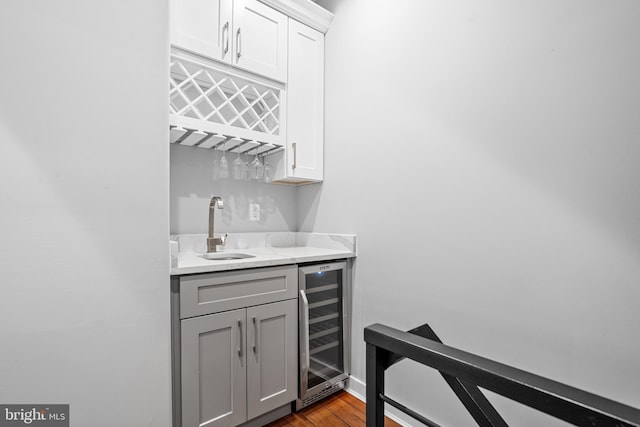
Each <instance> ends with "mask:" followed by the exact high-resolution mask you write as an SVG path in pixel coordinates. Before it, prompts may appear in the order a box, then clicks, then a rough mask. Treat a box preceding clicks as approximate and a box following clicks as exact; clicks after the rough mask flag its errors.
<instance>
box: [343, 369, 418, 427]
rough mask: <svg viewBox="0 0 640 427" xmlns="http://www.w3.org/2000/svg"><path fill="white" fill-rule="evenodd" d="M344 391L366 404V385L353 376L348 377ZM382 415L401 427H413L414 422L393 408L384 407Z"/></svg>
mask: <svg viewBox="0 0 640 427" xmlns="http://www.w3.org/2000/svg"><path fill="white" fill-rule="evenodd" d="M346 390H347V392H348V393H349V394H351V395H352V396H354V397H356V398H357V399H359V400H361V401H363V402H365V403H366V402H367V399H366V398H365V396H366V394H367V385H366V384H365V383H364V382H362V381H360V380H359V379H358V378H355V377H353V376H352V377H350V378H349V385H348V387H347V388H346ZM384 415H385V416H387V417H389V418H391V419H392V420H393V421H395V422H397V423H398V424H400V425H401V426H404V427H414V424H412V423H413V422H415V421H414V420H413V418H411V417H409V416H408V415H406V414H404V413H403V412H400V411H398V410H397V409H396V408H394V407H393V406H389V405H385V408H384Z"/></svg>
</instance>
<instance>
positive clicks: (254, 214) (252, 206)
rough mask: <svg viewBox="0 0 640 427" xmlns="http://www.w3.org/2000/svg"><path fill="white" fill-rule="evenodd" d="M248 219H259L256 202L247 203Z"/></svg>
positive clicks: (258, 208)
mask: <svg viewBox="0 0 640 427" xmlns="http://www.w3.org/2000/svg"><path fill="white" fill-rule="evenodd" d="M249 221H260V205H259V204H258V203H253V202H251V203H249Z"/></svg>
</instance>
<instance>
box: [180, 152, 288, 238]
mask: <svg viewBox="0 0 640 427" xmlns="http://www.w3.org/2000/svg"><path fill="white" fill-rule="evenodd" d="M221 156H222V153H221V152H220V151H214V150H207V149H204V148H195V147H183V146H178V145H174V144H172V145H171V234H201V233H207V231H208V226H209V219H208V218H209V217H208V215H209V201H210V200H211V196H212V195H216V196H220V197H222V199H223V200H224V209H223V210H222V211H219V212H218V211H217V210H216V213H215V233H216V235H217V234H218V233H227V232H228V233H233V232H266V231H296V227H297V209H296V188H295V187H294V186H290V185H282V184H265V183H262V182H258V181H236V180H234V179H233V178H232V177H231V167H232V164H233V161H234V160H235V159H236V158H237V154H235V153H226V154H225V156H226V158H227V162H228V164H229V169H230V171H229V178H226V179H221V178H219V177H218V176H217V174H215V173H214V166H213V165H214V161H219V160H220V158H221ZM242 159H243V160H245V161H246V160H247V158H246V157H245V156H242ZM252 160H253V157H249V162H251V161H252ZM249 203H258V204H259V205H260V221H257V222H256V221H250V220H249Z"/></svg>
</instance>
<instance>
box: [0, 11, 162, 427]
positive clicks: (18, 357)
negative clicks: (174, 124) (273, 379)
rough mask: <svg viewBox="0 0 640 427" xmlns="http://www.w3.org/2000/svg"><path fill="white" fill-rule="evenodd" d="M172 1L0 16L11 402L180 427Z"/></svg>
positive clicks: (1, 357)
mask: <svg viewBox="0 0 640 427" xmlns="http://www.w3.org/2000/svg"><path fill="white" fill-rule="evenodd" d="M167 9H168V7H167V4H166V2H158V1H155V0H137V1H135V2H113V1H91V2H86V1H81V0H61V1H54V2H52V1H47V0H27V1H24V0H9V1H3V2H2V5H1V6H0V51H1V52H2V67H0V93H1V94H2V95H1V96H0V141H1V143H0V186H1V188H2V191H1V193H0V194H1V199H0V211H1V214H0V231H1V235H2V239H1V244H0V266H1V271H2V285H1V289H2V295H1V296H0V342H2V344H1V347H2V350H1V351H0V378H1V381H0V383H1V384H2V385H1V386H0V402H2V403H21V404H29V403H45V404H46V403H69V404H70V405H71V413H70V418H71V425H74V426H105V427H107V426H108V427H112V426H135V427H139V426H169V425H170V423H171V400H170V352H169V338H170V329H169V260H168V241H167V236H168V233H169V192H168V187H169V149H168V144H167V140H168V118H167V107H166V106H167V101H168V90H167V75H168V65H167V64H168V61H167V58H168V40H167V36H168V34H167V32H168V31H167V29H168V24H167V20H168V10H167Z"/></svg>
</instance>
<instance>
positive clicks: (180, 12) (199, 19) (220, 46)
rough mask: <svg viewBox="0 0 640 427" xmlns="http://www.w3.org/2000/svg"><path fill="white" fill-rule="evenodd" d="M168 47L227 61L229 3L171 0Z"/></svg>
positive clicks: (230, 45) (230, 47)
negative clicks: (169, 43) (169, 44)
mask: <svg viewBox="0 0 640 427" xmlns="http://www.w3.org/2000/svg"><path fill="white" fill-rule="evenodd" d="M171 8H172V10H171V44H172V45H174V46H178V47H181V48H183V49H185V50H188V51H190V52H194V53H197V54H200V55H204V56H207V57H209V58H213V59H217V60H219V61H230V58H231V54H232V52H233V39H232V37H231V32H232V28H231V27H232V22H231V18H232V16H233V13H232V2H231V0H172V2H171Z"/></svg>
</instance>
